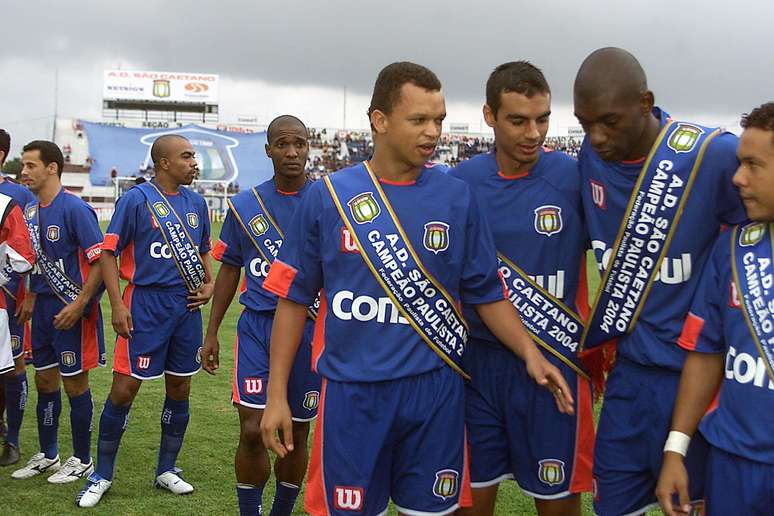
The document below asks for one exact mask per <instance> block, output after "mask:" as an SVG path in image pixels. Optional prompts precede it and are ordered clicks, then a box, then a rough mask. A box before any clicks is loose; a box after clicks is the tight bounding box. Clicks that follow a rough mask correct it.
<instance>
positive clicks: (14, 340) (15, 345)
mask: <svg viewBox="0 0 774 516" xmlns="http://www.w3.org/2000/svg"><path fill="white" fill-rule="evenodd" d="M11 349H13V351H14V353H15V352H17V351H19V350H20V349H21V339H20V338H19V336H18V335H11Z"/></svg>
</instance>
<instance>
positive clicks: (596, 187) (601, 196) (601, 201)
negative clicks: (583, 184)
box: [589, 179, 607, 210]
mask: <svg viewBox="0 0 774 516" xmlns="http://www.w3.org/2000/svg"><path fill="white" fill-rule="evenodd" d="M589 185H590V186H591V201H592V202H593V203H594V204H595V205H596V206H597V208H599V209H600V210H606V209H607V203H606V201H605V185H603V184H602V183H598V182H596V181H594V180H593V179H589Z"/></svg>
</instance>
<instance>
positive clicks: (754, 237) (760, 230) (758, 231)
mask: <svg viewBox="0 0 774 516" xmlns="http://www.w3.org/2000/svg"><path fill="white" fill-rule="evenodd" d="M766 227H767V225H766V224H763V223H762V222H755V223H753V224H747V225H746V226H745V227H743V228H742V232H741V233H739V245H741V246H742V247H751V246H754V245H755V244H757V243H758V242H760V241H761V240H762V239H763V235H765V234H766Z"/></svg>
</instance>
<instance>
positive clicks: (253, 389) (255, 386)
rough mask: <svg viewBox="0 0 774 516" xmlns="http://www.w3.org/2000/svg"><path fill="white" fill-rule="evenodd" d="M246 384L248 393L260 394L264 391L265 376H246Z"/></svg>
mask: <svg viewBox="0 0 774 516" xmlns="http://www.w3.org/2000/svg"><path fill="white" fill-rule="evenodd" d="M244 386H245V392H246V393H247V394H260V393H262V392H263V378H254V377H250V378H245V379H244Z"/></svg>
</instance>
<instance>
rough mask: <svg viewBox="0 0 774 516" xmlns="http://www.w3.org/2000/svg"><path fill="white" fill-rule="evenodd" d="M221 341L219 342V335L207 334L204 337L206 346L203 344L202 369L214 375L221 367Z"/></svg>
mask: <svg viewBox="0 0 774 516" xmlns="http://www.w3.org/2000/svg"><path fill="white" fill-rule="evenodd" d="M219 354H220V342H218V336H217V335H207V336H206V337H205V338H204V346H202V352H201V360H202V369H204V370H205V371H207V372H208V373H209V374H212V375H214V374H215V371H217V369H218V367H220V359H219V358H218V355H219Z"/></svg>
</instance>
